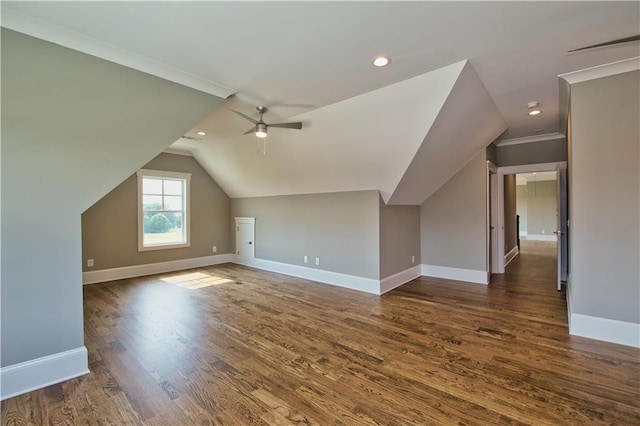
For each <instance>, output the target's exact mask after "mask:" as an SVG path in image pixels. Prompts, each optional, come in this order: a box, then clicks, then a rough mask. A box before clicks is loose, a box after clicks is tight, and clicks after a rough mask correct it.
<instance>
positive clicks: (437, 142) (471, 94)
mask: <svg viewBox="0 0 640 426" xmlns="http://www.w3.org/2000/svg"><path fill="white" fill-rule="evenodd" d="M506 128H507V124H506V123H505V121H504V119H503V118H502V115H500V111H498V107H497V106H496V104H495V103H494V102H493V99H492V98H491V96H490V95H489V93H488V92H487V90H486V89H485V87H484V85H483V84H482V82H481V81H480V78H479V77H478V74H476V72H475V70H474V69H473V67H472V66H471V64H470V63H468V62H467V63H466V64H465V66H464V68H463V69H462V72H461V73H460V77H459V78H458V80H457V81H456V83H455V85H454V87H453V89H452V90H451V93H449V96H448V97H447V100H446V102H445V104H444V105H443V107H442V109H441V110H440V114H438V117H437V119H436V120H435V122H434V123H433V125H432V126H431V128H430V129H429V133H428V134H427V135H426V137H425V138H424V142H423V143H422V144H421V145H420V149H419V150H418V152H417V154H416V156H415V157H414V158H413V161H412V162H411V165H410V166H409V167H408V168H407V170H406V172H405V173H404V176H403V177H402V180H401V181H400V183H399V184H398V186H397V187H396V189H395V191H394V192H393V195H392V196H391V197H390V199H388V200H385V201H387V203H388V204H415V205H418V204H422V202H424V201H425V200H426V199H427V198H429V197H430V196H431V194H433V193H434V192H436V191H437V190H438V189H439V188H440V187H441V186H442V185H444V184H445V183H446V182H447V181H448V180H449V179H451V178H452V177H453V176H454V175H455V174H456V173H457V172H458V171H459V170H460V169H462V168H463V167H464V165H465V164H467V162H469V161H470V160H471V159H472V158H473V157H475V156H476V155H477V154H478V152H480V151H481V150H483V149H485V148H486V146H487V145H489V144H490V143H491V142H493V141H494V140H495V139H496V138H497V137H498V136H500V134H501V133H502V132H504V130H505V129H506Z"/></svg>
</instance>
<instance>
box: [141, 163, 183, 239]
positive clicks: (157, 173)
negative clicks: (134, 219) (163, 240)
mask: <svg viewBox="0 0 640 426" xmlns="http://www.w3.org/2000/svg"><path fill="white" fill-rule="evenodd" d="M137 175H138V251H151V250H166V249H175V248H182V247H191V173H179V172H166V171H161V170H148V169H140V170H138V172H137ZM145 177H156V178H163V179H182V180H184V202H183V208H184V219H183V222H184V223H183V226H184V227H185V230H184V236H185V242H184V243H180V244H156V245H148V246H145V245H144V222H143V220H144V208H143V203H142V198H143V197H142V179H143V178H145Z"/></svg>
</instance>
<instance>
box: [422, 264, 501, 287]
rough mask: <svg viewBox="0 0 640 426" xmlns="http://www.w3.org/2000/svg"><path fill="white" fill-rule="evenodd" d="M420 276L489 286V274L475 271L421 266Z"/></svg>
mask: <svg viewBox="0 0 640 426" xmlns="http://www.w3.org/2000/svg"><path fill="white" fill-rule="evenodd" d="M422 275H424V276H427V277H434V278H446V279H448V280H457V281H467V282H471V283H478V284H489V273H488V272H487V271H479V270H475V269H462V268H450V267H448V266H436V265H424V264H423V265H422Z"/></svg>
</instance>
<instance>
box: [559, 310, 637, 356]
mask: <svg viewBox="0 0 640 426" xmlns="http://www.w3.org/2000/svg"><path fill="white" fill-rule="evenodd" d="M569 318H570V319H569V334H572V335H574V336H582V337H588V338H590V339H596V340H603V341H605V342H611V343H618V344H620V345H626V346H633V347H636V348H640V324H636V323H632V322H625V321H617V320H612V319H608V318H599V317H592V316H589V315H582V314H575V313H572V314H571V315H570V317H569Z"/></svg>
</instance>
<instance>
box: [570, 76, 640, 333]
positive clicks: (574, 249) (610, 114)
mask: <svg viewBox="0 0 640 426" xmlns="http://www.w3.org/2000/svg"><path fill="white" fill-rule="evenodd" d="M638 93H640V72H638V71H634V72H629V73H624V74H619V75H614V76H610V77H605V78H599V79H596V80H591V81H587V82H582V83H577V84H573V85H572V86H571V122H570V126H571V137H572V141H571V150H572V152H571V160H570V163H569V173H570V175H569V184H570V185H571V187H570V191H569V194H570V197H571V198H570V201H569V205H570V211H569V215H570V217H569V220H570V223H571V231H570V233H569V237H570V241H569V247H570V248H571V250H570V254H569V256H570V257H569V270H570V271H571V279H570V286H571V289H570V290H571V296H572V308H573V311H574V313H579V314H583V315H590V316H595V317H602V318H609V319H614V320H620V321H627V322H632V323H636V324H637V323H640V269H639V264H640V262H638V260H639V259H640V247H639V246H640V194H639V192H640V191H639V190H638V188H639V186H640V126H638V117H640V105H639V104H640V97H639V96H638Z"/></svg>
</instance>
